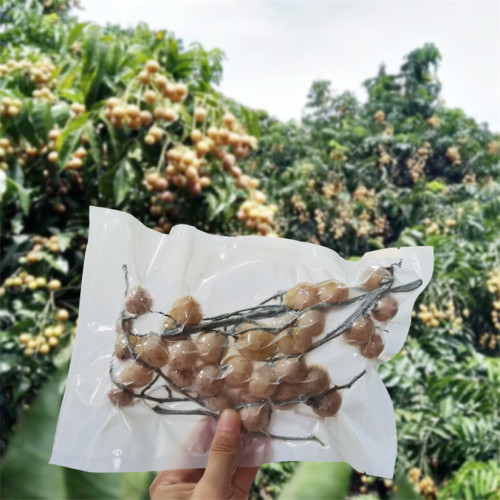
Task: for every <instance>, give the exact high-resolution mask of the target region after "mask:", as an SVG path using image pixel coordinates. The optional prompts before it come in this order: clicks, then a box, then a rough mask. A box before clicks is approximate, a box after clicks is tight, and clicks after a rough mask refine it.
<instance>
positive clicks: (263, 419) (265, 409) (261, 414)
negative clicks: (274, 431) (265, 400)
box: [240, 404, 271, 432]
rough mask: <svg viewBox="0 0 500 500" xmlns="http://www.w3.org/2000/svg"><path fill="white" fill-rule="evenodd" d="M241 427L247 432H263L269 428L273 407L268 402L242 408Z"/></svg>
mask: <svg viewBox="0 0 500 500" xmlns="http://www.w3.org/2000/svg"><path fill="white" fill-rule="evenodd" d="M240 417H241V427H242V429H243V430H245V431H247V432H262V431H265V430H266V429H267V426H268V425H269V419H270V418H271V407H270V406H269V405H268V404H263V405H260V406H247V407H246V408H242V409H241V410H240Z"/></svg>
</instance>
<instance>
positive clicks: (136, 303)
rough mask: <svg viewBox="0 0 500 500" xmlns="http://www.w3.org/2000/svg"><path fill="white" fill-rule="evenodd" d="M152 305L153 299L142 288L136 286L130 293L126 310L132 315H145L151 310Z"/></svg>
mask: <svg viewBox="0 0 500 500" xmlns="http://www.w3.org/2000/svg"><path fill="white" fill-rule="evenodd" d="M152 305H153V299H152V298H151V295H149V293H148V292H147V291H146V290H145V289H144V288H142V286H140V285H139V286H136V287H134V288H132V289H131V290H130V291H129V292H128V295H127V300H126V302H125V309H127V311H128V312H129V313H130V314H137V315H139V314H145V313H147V312H148V311H149V310H150V309H151V306H152Z"/></svg>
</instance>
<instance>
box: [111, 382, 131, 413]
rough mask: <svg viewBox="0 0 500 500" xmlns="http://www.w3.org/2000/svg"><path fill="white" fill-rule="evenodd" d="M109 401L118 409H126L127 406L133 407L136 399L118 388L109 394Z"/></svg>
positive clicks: (113, 388)
mask: <svg viewBox="0 0 500 500" xmlns="http://www.w3.org/2000/svg"><path fill="white" fill-rule="evenodd" d="M108 399H109V400H110V401H111V403H112V404H113V405H115V406H117V407H118V408H124V407H125V406H132V405H133V404H134V403H135V398H134V396H132V394H129V393H128V392H125V391H122V390H120V389H118V387H112V388H111V389H110V390H109V392H108Z"/></svg>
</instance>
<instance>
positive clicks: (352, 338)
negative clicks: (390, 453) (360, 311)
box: [344, 316, 375, 344]
mask: <svg viewBox="0 0 500 500" xmlns="http://www.w3.org/2000/svg"><path fill="white" fill-rule="evenodd" d="M374 331H375V323H374V322H373V320H372V319H371V318H370V317H369V316H368V317H366V318H359V319H357V320H356V321H355V322H354V323H353V324H352V326H351V327H350V328H349V329H348V330H346V331H345V332H344V336H345V339H346V340H347V342H348V343H350V344H356V343H364V342H368V341H369V340H370V337H371V336H372V335H373V332H374Z"/></svg>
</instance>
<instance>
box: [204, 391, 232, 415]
mask: <svg viewBox="0 0 500 500" xmlns="http://www.w3.org/2000/svg"><path fill="white" fill-rule="evenodd" d="M205 403H206V405H207V406H208V407H209V408H210V409H211V410H213V411H217V412H219V413H220V412H223V411H224V410H226V409H227V408H233V402H232V401H231V398H230V397H229V396H227V395H226V394H219V395H218V396H213V397H211V398H207V400H206V401H205Z"/></svg>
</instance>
